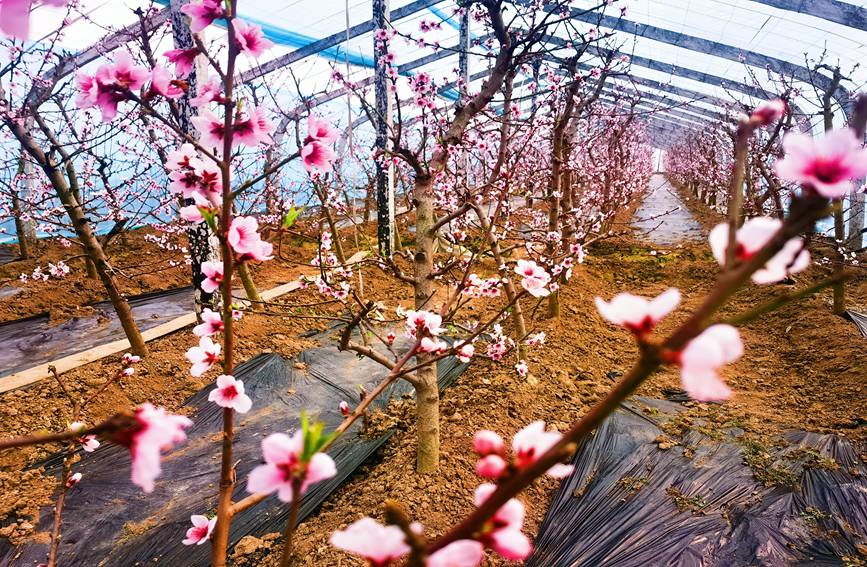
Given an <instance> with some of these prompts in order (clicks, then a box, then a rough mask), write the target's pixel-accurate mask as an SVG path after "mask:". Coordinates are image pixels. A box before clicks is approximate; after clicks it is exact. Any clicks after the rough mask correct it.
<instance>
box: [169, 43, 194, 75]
mask: <svg viewBox="0 0 867 567" xmlns="http://www.w3.org/2000/svg"><path fill="white" fill-rule="evenodd" d="M198 54H199V49H198V48H197V47H194V48H192V49H169V50H168V51H166V52H165V53H163V56H164V57H166V58H167V59H168V60H169V61H170V62H171V63H174V64H175V75H177V76H178V77H187V76H189V74H190V73H192V72H193V65H195V63H196V56H198Z"/></svg>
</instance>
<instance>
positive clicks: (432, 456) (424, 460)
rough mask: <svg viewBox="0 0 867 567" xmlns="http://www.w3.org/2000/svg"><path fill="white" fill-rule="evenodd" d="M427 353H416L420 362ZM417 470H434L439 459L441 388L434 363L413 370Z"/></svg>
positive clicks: (429, 471) (421, 471)
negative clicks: (422, 354) (414, 380)
mask: <svg viewBox="0 0 867 567" xmlns="http://www.w3.org/2000/svg"><path fill="white" fill-rule="evenodd" d="M428 358H430V355H428V354H426V355H424V356H419V357H418V361H419V363H422V362H423V361H424V360H425V359H428ZM415 377H416V380H418V382H417V384H416V386H415V403H416V431H417V436H418V449H417V450H416V470H417V471H418V472H420V473H435V472H437V468H438V467H439V460H440V392H439V386H438V385H437V367H436V364H435V363H433V364H428V365H427V366H424V367H422V368H420V369H419V370H418V371H417V372H416V373H415Z"/></svg>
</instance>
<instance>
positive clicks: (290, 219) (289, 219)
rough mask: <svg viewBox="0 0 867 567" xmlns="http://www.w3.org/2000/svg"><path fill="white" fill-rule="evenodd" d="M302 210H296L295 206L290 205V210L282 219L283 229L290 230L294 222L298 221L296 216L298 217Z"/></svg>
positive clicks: (302, 208)
mask: <svg viewBox="0 0 867 567" xmlns="http://www.w3.org/2000/svg"><path fill="white" fill-rule="evenodd" d="M303 210H304V207H301V208H298V209H296V208H295V205H292V208H290V209H289V212H288V213H286V216H285V217H283V228H284V229H288V228H292V225H293V224H295V221H296V220H297V219H298V215H300V214H301V212H302V211H303Z"/></svg>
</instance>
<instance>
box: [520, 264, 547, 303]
mask: <svg viewBox="0 0 867 567" xmlns="http://www.w3.org/2000/svg"><path fill="white" fill-rule="evenodd" d="M515 273H516V274H518V275H519V276H521V287H523V288H524V289H525V290H527V291H528V292H529V293H530V295H532V296H533V297H545V296H546V295H548V294H549V293H551V292H550V291H549V290H548V289H547V288H546V286H547V285H548V283H549V282H550V281H551V276H550V275H549V274H548V272H546V271H545V269H544V268H542V267H541V266H539V265H538V264H536V262H534V261H532V260H523V259H522V260H518V265H517V266H516V267H515Z"/></svg>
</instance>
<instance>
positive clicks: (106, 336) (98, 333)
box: [0, 287, 194, 380]
mask: <svg viewBox="0 0 867 567" xmlns="http://www.w3.org/2000/svg"><path fill="white" fill-rule="evenodd" d="M128 301H129V304H130V307H131V308H132V313H133V317H135V320H136V322H137V323H138V325H139V329H140V330H142V331H145V330H147V329H150V328H153V327H156V326H157V325H161V324H163V323H166V322H167V321H170V320H172V319H174V318H175V317H180V316H181V315H184V314H186V313H189V312H191V311H192V310H193V303H194V296H193V288H192V287H183V288H178V289H172V290H168V291H159V292H154V293H147V294H144V295H139V296H136V297H131V298H129V300H128ZM92 307H93V313H92V314H89V315H87V316H84V317H76V318H73V319H69V320H68V321H64V322H62V323H59V324H57V325H52V324H51V321H50V319H49V317H48V315H37V316H35V317H28V318H26V319H19V320H17V321H8V322H6V323H0V344H2V345H3V348H2V349H0V380H2V377H3V376H6V375H8V374H12V373H15V372H18V371H20V370H24V369H26V368H30V367H32V366H36V365H38V364H42V363H45V362H51V361H52V360H56V359H58V358H61V357H63V356H68V355H71V354H75V353H77V352H82V351H85V350H88V349H90V348H93V347H96V346H99V345H102V344H105V343H110V342H112V341H116V340H119V339H122V338H124V337H125V335H124V332H123V328H122V327H121V325H120V321H119V320H118V318H117V314H116V313H115V312H114V309H113V308H112V306H111V303H109V302H108V301H103V302H100V303H95V304H93V305H92Z"/></svg>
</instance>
